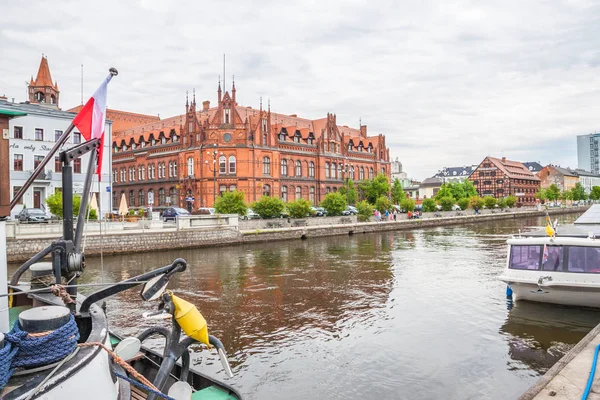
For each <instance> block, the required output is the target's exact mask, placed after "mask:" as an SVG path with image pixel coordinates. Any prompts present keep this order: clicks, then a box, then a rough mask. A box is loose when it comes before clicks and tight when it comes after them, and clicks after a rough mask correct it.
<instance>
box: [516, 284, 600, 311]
mask: <svg viewBox="0 0 600 400" xmlns="http://www.w3.org/2000/svg"><path fill="white" fill-rule="evenodd" d="M508 284H509V286H510V288H511V289H512V297H513V300H514V301H520V300H528V301H535V302H539V303H552V304H562V305H567V306H580V307H594V308H600V288H587V287H569V286H541V287H540V286H538V285H537V283H516V282H512V283H511V282H508Z"/></svg>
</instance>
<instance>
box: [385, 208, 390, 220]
mask: <svg viewBox="0 0 600 400" xmlns="http://www.w3.org/2000/svg"><path fill="white" fill-rule="evenodd" d="M385 220H386V221H389V220H390V211H389V210H385Z"/></svg>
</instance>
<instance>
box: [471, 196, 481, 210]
mask: <svg viewBox="0 0 600 400" xmlns="http://www.w3.org/2000/svg"><path fill="white" fill-rule="evenodd" d="M469 204H470V205H471V208H472V209H475V208H481V207H483V199H482V198H481V197H479V196H473V197H471V198H469Z"/></svg>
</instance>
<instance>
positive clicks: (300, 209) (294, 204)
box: [287, 199, 312, 218]
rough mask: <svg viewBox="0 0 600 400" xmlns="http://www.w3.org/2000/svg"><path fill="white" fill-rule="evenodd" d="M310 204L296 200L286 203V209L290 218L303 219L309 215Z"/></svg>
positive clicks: (302, 200)
mask: <svg viewBox="0 0 600 400" xmlns="http://www.w3.org/2000/svg"><path fill="white" fill-rule="evenodd" d="M311 207H312V204H311V203H310V201H308V200H306V199H298V200H294V201H290V202H289V203H287V209H288V211H289V213H290V217H292V218H305V217H307V216H309V215H310V214H311Z"/></svg>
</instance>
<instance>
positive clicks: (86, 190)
mask: <svg viewBox="0 0 600 400" xmlns="http://www.w3.org/2000/svg"><path fill="white" fill-rule="evenodd" d="M97 152H98V150H96V148H94V149H93V150H92V152H91V153H90V160H89V164H88V168H87V175H86V179H85V182H84V184H83V195H82V196H81V203H80V204H79V215H78V217H77V229H76V230H75V239H74V240H73V246H74V247H75V253H79V248H80V247H81V238H82V236H83V224H84V223H85V214H86V213H85V212H86V210H87V204H88V199H89V197H90V188H91V186H92V178H93V177H94V169H95V168H96V154H97Z"/></svg>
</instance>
